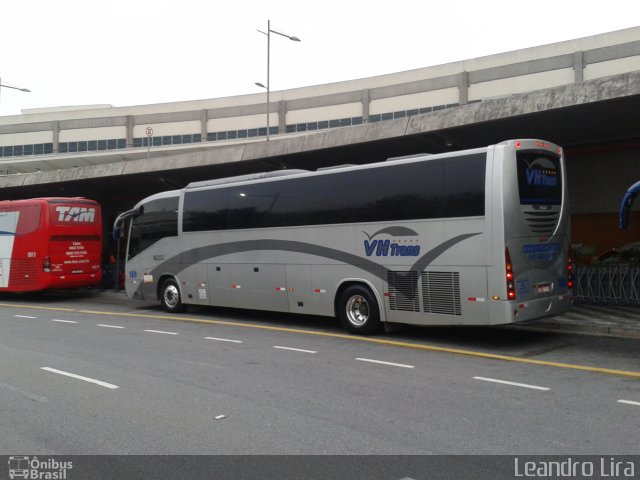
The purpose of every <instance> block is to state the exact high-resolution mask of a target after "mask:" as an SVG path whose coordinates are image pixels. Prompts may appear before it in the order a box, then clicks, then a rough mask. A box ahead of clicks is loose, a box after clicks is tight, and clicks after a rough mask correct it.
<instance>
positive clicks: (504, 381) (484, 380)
mask: <svg viewBox="0 0 640 480" xmlns="http://www.w3.org/2000/svg"><path fill="white" fill-rule="evenodd" d="M473 378H474V379H476V380H482V381H483V382H492V383H500V384H502V385H510V386H512V387H521V388H530V389H532V390H543V391H545V392H546V391H549V390H551V389H550V388H547V387H540V386H538V385H529V384H526V383H518V382H509V381H507V380H498V379H497V378H487V377H473Z"/></svg>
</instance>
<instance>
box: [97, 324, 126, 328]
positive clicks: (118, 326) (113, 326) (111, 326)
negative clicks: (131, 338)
mask: <svg viewBox="0 0 640 480" xmlns="http://www.w3.org/2000/svg"><path fill="white" fill-rule="evenodd" d="M96 327H105V328H124V327H121V326H120V325H106V324H104V323H98V324H97V325H96Z"/></svg>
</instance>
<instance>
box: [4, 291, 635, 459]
mask: <svg viewBox="0 0 640 480" xmlns="http://www.w3.org/2000/svg"><path fill="white" fill-rule="evenodd" d="M0 303H1V310H0V405H2V407H3V408H2V409H1V410H0V423H1V425H2V435H0V454H7V455H13V454H15V453H16V452H37V453H43V454H50V455H54V454H60V455H63V454H73V455H76V454H82V455H93V454H100V455H104V454H232V455H236V454H242V455H244V454H346V455H352V454H365V455H369V454H509V455H524V454H529V455H532V454H555V455H578V454H594V455H597V454H615V455H622V454H638V452H640V437H639V436H638V431H640V348H639V347H640V341H638V340H622V339H614V338H598V337H587V336H581V335H566V334H553V333H544V332H528V331H519V330H517V329H515V330H514V329H504V328H429V329H424V328H423V329H418V328H406V329H403V330H401V331H398V332H395V333H391V334H386V335H381V336H378V337H372V338H367V337H354V336H351V335H348V334H345V333H344V332H343V331H342V330H341V329H340V327H339V326H338V325H337V322H335V321H334V320H331V319H324V318H317V317H309V318H307V317H300V316H289V315H282V314H264V313H260V312H250V311H232V310H220V309H210V308H206V309H205V308H202V309H197V310H194V311H192V312H191V313H188V314H184V315H179V316H176V315H173V316H172V315H167V314H164V313H163V312H162V311H161V310H160V309H159V308H157V307H156V306H155V305H153V304H145V303H137V302H133V301H130V300H128V299H126V297H124V296H122V295H113V294H109V295H105V294H101V295H98V294H88V295H83V296H80V297H77V298H76V297H74V296H70V295H69V294H62V295H56V294H49V295H44V296H4V297H0Z"/></svg>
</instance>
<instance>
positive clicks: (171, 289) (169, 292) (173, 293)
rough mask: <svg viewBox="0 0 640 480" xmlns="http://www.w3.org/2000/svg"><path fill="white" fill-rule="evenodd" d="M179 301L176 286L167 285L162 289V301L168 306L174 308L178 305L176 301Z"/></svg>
mask: <svg viewBox="0 0 640 480" xmlns="http://www.w3.org/2000/svg"><path fill="white" fill-rule="evenodd" d="M179 301H180V292H178V287H176V286H175V285H168V286H167V287H166V288H165V289H164V303H165V304H166V305H167V307H169V308H175V307H177V306H178V302H179Z"/></svg>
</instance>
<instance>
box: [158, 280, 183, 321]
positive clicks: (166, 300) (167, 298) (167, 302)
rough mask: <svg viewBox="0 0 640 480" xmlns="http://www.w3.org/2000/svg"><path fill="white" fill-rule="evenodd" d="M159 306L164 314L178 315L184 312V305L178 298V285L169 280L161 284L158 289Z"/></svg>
mask: <svg viewBox="0 0 640 480" xmlns="http://www.w3.org/2000/svg"><path fill="white" fill-rule="evenodd" d="M160 305H162V309H163V310H164V311H165V312H169V313H180V312H184V311H185V305H184V303H182V297H181V296H180V288H179V287H178V283H177V282H176V281H175V280H174V279H172V278H170V279H168V280H165V281H164V282H163V283H162V287H161V288H160Z"/></svg>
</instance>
